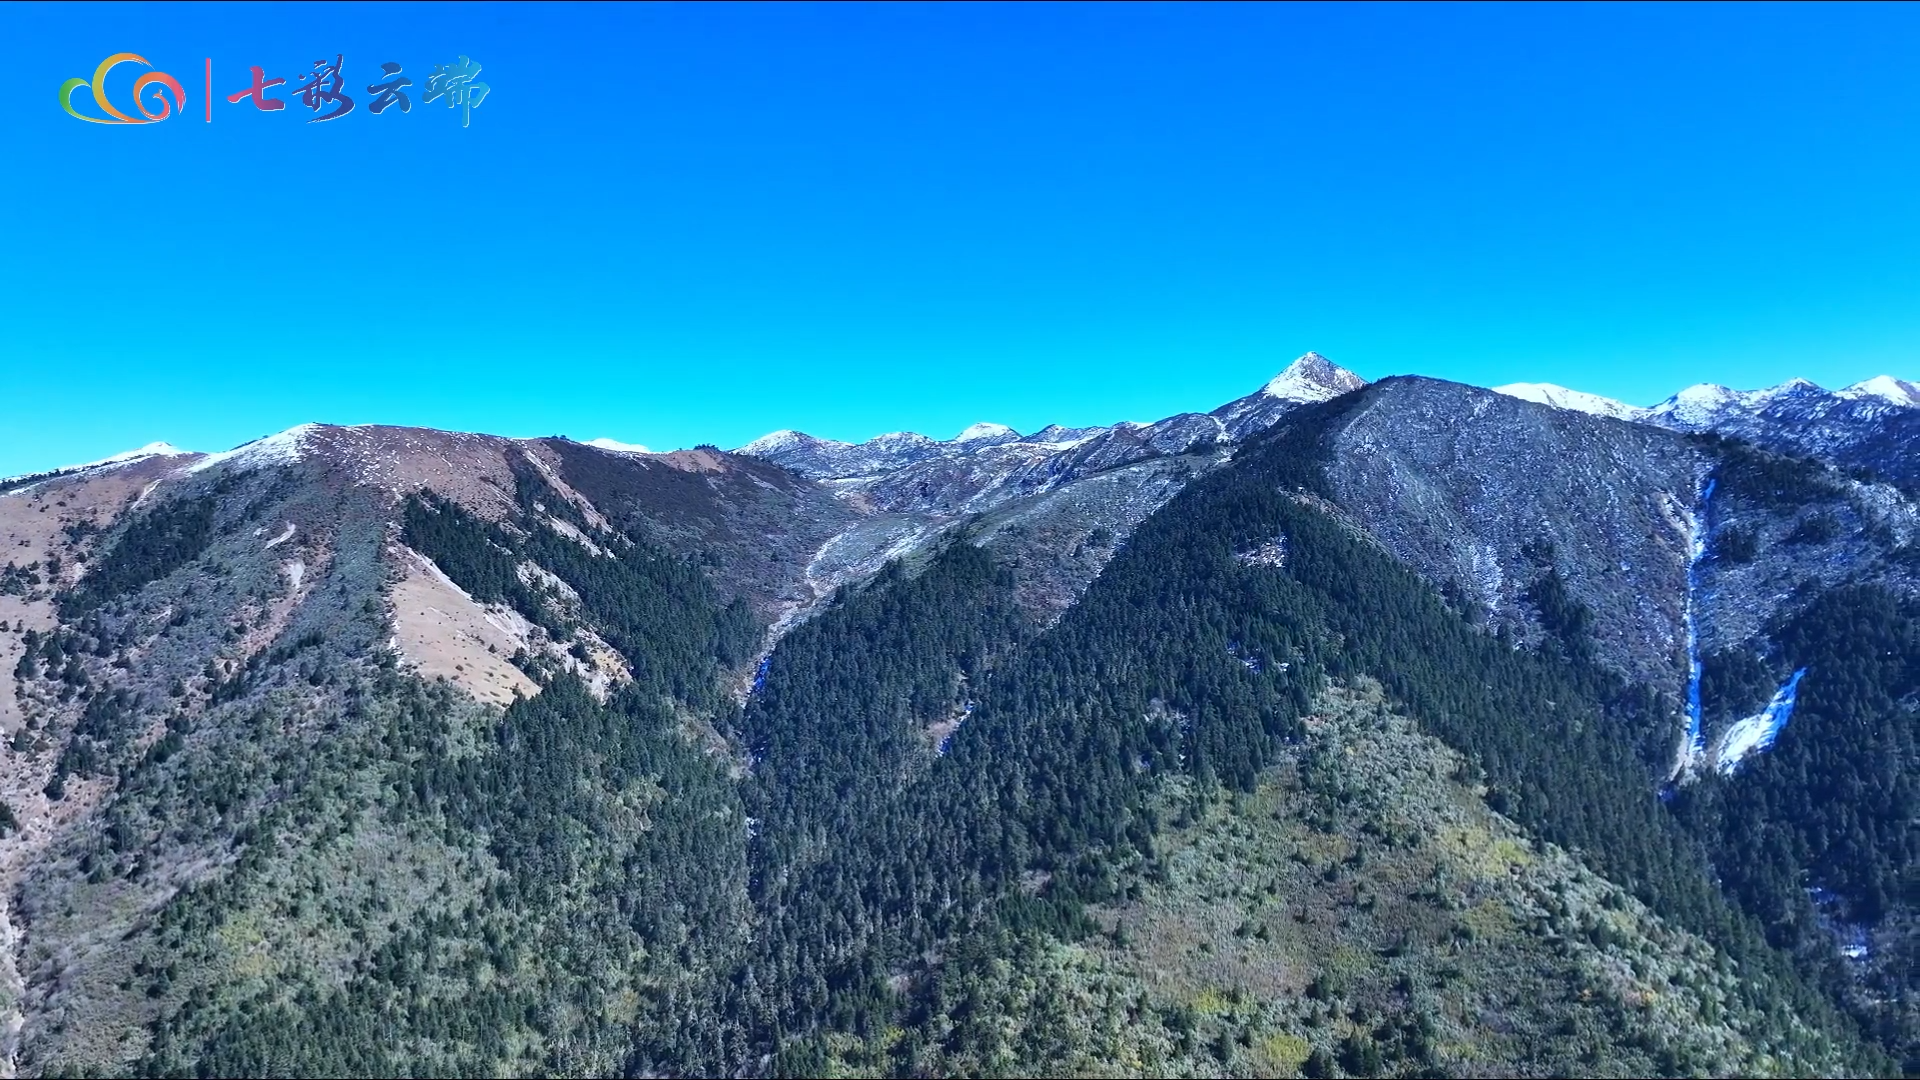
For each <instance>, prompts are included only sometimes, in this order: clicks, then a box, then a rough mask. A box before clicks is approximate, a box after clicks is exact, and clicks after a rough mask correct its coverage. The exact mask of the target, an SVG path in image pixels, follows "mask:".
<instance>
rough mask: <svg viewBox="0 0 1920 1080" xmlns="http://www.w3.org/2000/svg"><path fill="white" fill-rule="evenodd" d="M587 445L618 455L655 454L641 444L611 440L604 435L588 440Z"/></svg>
mask: <svg viewBox="0 0 1920 1080" xmlns="http://www.w3.org/2000/svg"><path fill="white" fill-rule="evenodd" d="M587 445H588V446H591V447H594V448H596V449H600V450H611V451H612V452H614V453H616V454H651V453H653V451H652V450H649V449H647V448H646V447H644V446H641V445H640V444H639V443H626V442H621V441H620V440H618V439H609V438H607V437H606V436H604V435H603V436H601V437H600V438H598V439H588V440H587Z"/></svg>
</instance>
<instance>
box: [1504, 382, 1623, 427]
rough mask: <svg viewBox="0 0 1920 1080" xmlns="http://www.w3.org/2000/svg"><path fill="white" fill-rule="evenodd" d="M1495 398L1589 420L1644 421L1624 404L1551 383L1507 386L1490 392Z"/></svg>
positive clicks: (1511, 384) (1512, 384)
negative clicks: (1576, 414)
mask: <svg viewBox="0 0 1920 1080" xmlns="http://www.w3.org/2000/svg"><path fill="white" fill-rule="evenodd" d="M1493 392H1494V393H1496V394H1505V395H1507V396H1508V397H1512V398H1519V399H1520V400H1522V401H1532V402H1537V403H1539V404H1541V405H1549V406H1552V407H1553V408H1556V409H1568V410H1571V411H1573V412H1583V413H1588V414H1590V415H1593V416H1609V417H1612V418H1613V419H1615V420H1634V421H1639V420H1645V419H1646V418H1647V416H1648V410H1646V409H1642V408H1640V407H1639V406H1636V405H1629V404H1627V403H1626V402H1624V401H1615V400H1614V399H1613V398H1610V397H1601V396H1600V395H1599V394H1589V393H1586V392H1585V391H1581V390H1569V389H1567V388H1566V387H1564V386H1555V385H1554V384H1553V383H1508V384H1507V385H1505V386H1496V387H1494V388H1493Z"/></svg>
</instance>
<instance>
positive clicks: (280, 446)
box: [187, 424, 320, 472]
mask: <svg viewBox="0 0 1920 1080" xmlns="http://www.w3.org/2000/svg"><path fill="white" fill-rule="evenodd" d="M319 429H320V425H319V424H296V425H294V426H293V427H290V428H288V429H287V430H285V431H282V432H280V433H278V434H275V435H268V436H267V437H265V438H263V439H255V440H253V441H252V442H250V443H246V444H243V445H241V446H236V447H234V448H233V449H231V450H222V451H220V452H219V453H217V454H208V455H207V456H206V457H204V458H201V459H200V460H199V461H196V462H194V463H193V466H192V467H191V468H189V469H188V470H187V471H188V472H205V471H206V470H208V469H211V468H213V467H214V466H215V465H218V464H220V463H222V462H225V461H245V462H247V463H248V464H250V465H265V464H268V463H280V464H291V463H292V462H295V461H299V460H300V454H301V451H302V450H303V449H304V448H305V444H306V441H307V436H309V435H311V434H313V433H314V432H315V431H318V430H319Z"/></svg>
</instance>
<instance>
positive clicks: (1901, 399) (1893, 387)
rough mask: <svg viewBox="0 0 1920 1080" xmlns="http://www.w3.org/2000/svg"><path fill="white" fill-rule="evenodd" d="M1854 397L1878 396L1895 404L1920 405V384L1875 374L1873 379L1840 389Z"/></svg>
mask: <svg viewBox="0 0 1920 1080" xmlns="http://www.w3.org/2000/svg"><path fill="white" fill-rule="evenodd" d="M1840 392H1841V393H1842V394H1847V395H1849V396H1853V397H1877V398H1884V399H1885V400H1887V401H1891V402H1893V403H1894V404H1895V405H1910V406H1914V407H1920V384H1915V383H1912V382H1908V381H1907V380H1906V379H1896V378H1894V377H1893V376H1891V375H1875V376H1874V377H1873V378H1871V379H1866V380H1863V381H1861V382H1857V383H1854V384H1853V385H1852V386H1849V387H1847V388H1846V389H1845V390H1842V391H1840Z"/></svg>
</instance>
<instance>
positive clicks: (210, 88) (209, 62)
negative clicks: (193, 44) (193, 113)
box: [207, 56, 213, 124]
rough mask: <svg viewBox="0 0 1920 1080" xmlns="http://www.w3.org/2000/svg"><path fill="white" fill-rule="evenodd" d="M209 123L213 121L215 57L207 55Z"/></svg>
mask: <svg viewBox="0 0 1920 1080" xmlns="http://www.w3.org/2000/svg"><path fill="white" fill-rule="evenodd" d="M207 123H209V124H211V123H213V57H211V56H209V57H207Z"/></svg>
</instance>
